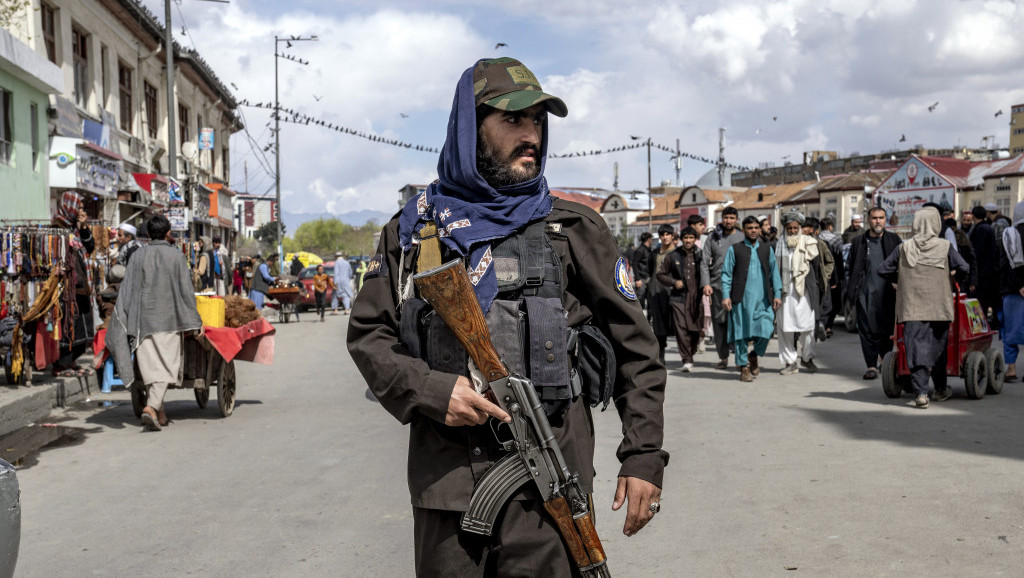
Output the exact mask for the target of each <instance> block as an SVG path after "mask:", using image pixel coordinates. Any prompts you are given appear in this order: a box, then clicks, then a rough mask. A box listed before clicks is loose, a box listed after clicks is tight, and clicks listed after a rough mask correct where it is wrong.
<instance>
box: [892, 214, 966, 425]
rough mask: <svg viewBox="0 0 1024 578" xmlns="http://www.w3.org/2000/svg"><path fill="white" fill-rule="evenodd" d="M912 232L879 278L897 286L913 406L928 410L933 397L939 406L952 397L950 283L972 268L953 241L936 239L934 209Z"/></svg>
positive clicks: (937, 228) (938, 222)
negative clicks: (949, 372) (948, 369)
mask: <svg viewBox="0 0 1024 578" xmlns="http://www.w3.org/2000/svg"><path fill="white" fill-rule="evenodd" d="M912 230H913V233H914V236H913V237H911V239H910V240H909V241H907V242H905V243H903V244H901V245H900V248H899V250H898V251H893V252H892V254H890V255H889V258H888V259H886V260H885V262H884V263H882V265H881V266H880V267H879V268H878V274H879V275H881V276H883V277H885V278H886V279H888V280H889V281H891V282H893V283H896V323H903V324H904V325H903V343H904V345H905V348H906V354H907V366H908V367H909V368H910V382H911V384H912V385H913V386H914V393H915V394H916V395H917V398H916V399H915V400H914V403H915V404H916V405H917V407H920V408H926V407H928V401H929V395H932V397H933V399H934V400H935V401H944V400H947V399H949V396H950V395H952V391H951V390H950V389H949V387H948V386H947V385H946V339H947V337H948V334H949V323H950V321H952V320H953V306H954V303H953V293H952V291H951V290H950V286H949V277H950V275H952V274H958V277H959V278H960V280H961V281H962V280H963V278H964V277H966V275H967V273H968V272H969V271H970V266H969V265H968V264H967V261H964V259H963V257H961V256H960V254H959V253H957V252H956V250H955V249H954V248H953V246H952V245H951V244H950V242H949V241H947V240H945V239H943V238H941V237H939V236H938V235H939V231H940V230H942V221H941V217H940V216H939V212H938V211H937V210H935V209H934V208H933V207H926V208H924V209H921V210H920V211H918V212H917V213H915V214H914V225H913V228H912ZM954 272H955V273H954ZM929 377H931V381H933V382H934V387H932V386H931V385H930V384H929Z"/></svg>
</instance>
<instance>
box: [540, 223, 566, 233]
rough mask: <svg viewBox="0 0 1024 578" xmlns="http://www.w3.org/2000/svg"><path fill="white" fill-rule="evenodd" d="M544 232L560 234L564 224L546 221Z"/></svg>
mask: <svg viewBox="0 0 1024 578" xmlns="http://www.w3.org/2000/svg"><path fill="white" fill-rule="evenodd" d="M544 232H545V233H554V234H556V235H557V234H560V233H561V232H562V224H561V223H545V224H544Z"/></svg>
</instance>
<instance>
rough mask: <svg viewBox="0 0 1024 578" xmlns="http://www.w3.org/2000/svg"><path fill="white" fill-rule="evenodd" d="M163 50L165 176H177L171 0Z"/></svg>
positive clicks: (166, 9) (167, 1)
mask: <svg viewBox="0 0 1024 578" xmlns="http://www.w3.org/2000/svg"><path fill="white" fill-rule="evenodd" d="M164 52H166V53H167V54H166V57H167V70H166V71H165V72H166V73H165V78H166V81H167V176H169V177H171V178H172V179H177V178H178V150H177V147H178V143H177V142H176V141H177V139H176V138H175V137H176V136H177V133H176V131H175V126H174V32H173V31H172V30H171V0H164Z"/></svg>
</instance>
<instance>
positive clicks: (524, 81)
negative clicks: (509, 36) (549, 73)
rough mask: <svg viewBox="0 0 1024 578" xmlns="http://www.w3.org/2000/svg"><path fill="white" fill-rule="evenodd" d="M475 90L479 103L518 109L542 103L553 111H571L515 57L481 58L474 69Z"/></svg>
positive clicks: (561, 112) (499, 108)
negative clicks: (542, 89) (547, 92)
mask: <svg viewBox="0 0 1024 578" xmlns="http://www.w3.org/2000/svg"><path fill="white" fill-rule="evenodd" d="M473 93H474V95H475V97H476V105H477V106H480V105H481V104H486V105H488V106H492V107H494V108H496V109H498V110H506V111H508V110H511V111H515V110H523V109H524V108H529V107H531V106H533V105H535V104H538V103H541V102H543V103H544V105H545V106H546V107H547V109H548V112H550V113H551V114H554V115H556V116H560V117H565V116H566V115H567V114H569V109H568V107H566V106H565V103H564V102H562V99H560V98H558V97H557V96H552V95H550V94H546V93H544V92H542V91H541V88H540V82H539V81H538V80H537V77H536V76H534V75H533V73H532V72H530V69H529V68H526V67H525V66H523V63H522V62H519V61H518V60H516V59H515V58H492V59H490V60H481V61H480V62H479V63H478V64H477V65H476V68H474V69H473Z"/></svg>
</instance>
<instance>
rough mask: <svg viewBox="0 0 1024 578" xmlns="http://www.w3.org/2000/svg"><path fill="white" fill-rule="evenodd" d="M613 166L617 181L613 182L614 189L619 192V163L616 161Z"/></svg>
mask: <svg viewBox="0 0 1024 578" xmlns="http://www.w3.org/2000/svg"><path fill="white" fill-rule="evenodd" d="M613 166H614V172H615V181H614V182H612V189H613V190H616V191H617V190H619V161H615V163H614V165H613Z"/></svg>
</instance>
